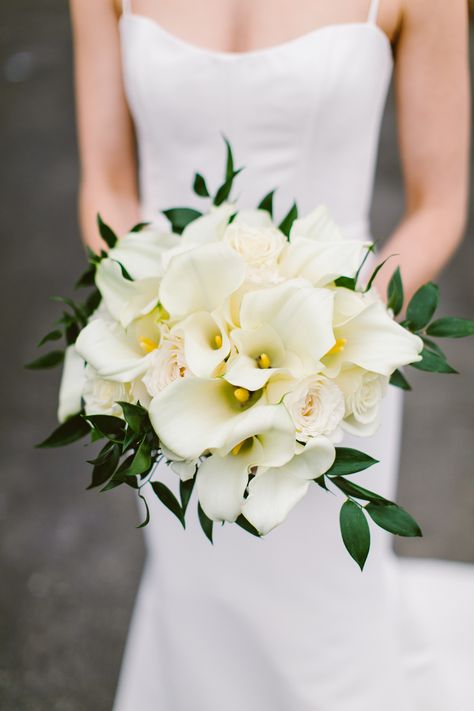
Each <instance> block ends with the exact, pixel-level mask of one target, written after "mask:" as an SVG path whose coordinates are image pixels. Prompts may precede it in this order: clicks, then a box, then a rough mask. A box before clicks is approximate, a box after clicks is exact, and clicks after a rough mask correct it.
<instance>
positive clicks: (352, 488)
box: [331, 477, 389, 503]
mask: <svg viewBox="0 0 474 711" xmlns="http://www.w3.org/2000/svg"><path fill="white" fill-rule="evenodd" d="M331 482H332V483H333V484H335V485H336V486H337V487H338V489H340V490H341V491H343V492H344V494H346V496H353V497H354V498H355V499H362V501H374V502H377V503H378V502H386V501H387V499H384V497H383V496H380V495H379V494H376V493H375V492H373V491H370V490H369V489H364V487H362V486H359V485H358V484H354V482H353V481H349V479H344V478H343V477H334V478H333V479H331ZM388 503H389V502H388Z"/></svg>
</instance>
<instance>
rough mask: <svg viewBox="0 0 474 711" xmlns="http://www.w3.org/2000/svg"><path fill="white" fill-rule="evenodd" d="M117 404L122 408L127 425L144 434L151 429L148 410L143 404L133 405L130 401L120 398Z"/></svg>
mask: <svg viewBox="0 0 474 711" xmlns="http://www.w3.org/2000/svg"><path fill="white" fill-rule="evenodd" d="M117 405H120V407H121V408H122V412H123V416H124V417H125V421H126V423H127V425H128V426H129V427H130V428H131V429H132V430H133V431H134V432H136V433H137V434H143V433H144V432H146V431H147V430H149V429H150V427H151V425H150V420H149V418H148V412H147V411H146V410H145V408H144V407H142V406H141V405H131V404H130V403H129V402H122V400H119V401H118V402H117Z"/></svg>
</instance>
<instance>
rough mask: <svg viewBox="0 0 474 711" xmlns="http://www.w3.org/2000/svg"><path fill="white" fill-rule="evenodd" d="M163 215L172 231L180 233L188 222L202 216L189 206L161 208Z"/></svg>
mask: <svg viewBox="0 0 474 711" xmlns="http://www.w3.org/2000/svg"><path fill="white" fill-rule="evenodd" d="M163 215H164V216H165V217H166V218H167V219H168V220H169V221H170V223H171V227H172V230H173V232H175V233H176V234H178V235H180V234H182V232H183V230H184V228H185V227H186V226H187V225H189V223H190V222H193V221H194V220H197V218H198V217H201V216H202V212H199V210H193V209H192V208H191V207H173V208H171V209H169V210H163Z"/></svg>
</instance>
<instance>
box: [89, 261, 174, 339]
mask: <svg viewBox="0 0 474 711" xmlns="http://www.w3.org/2000/svg"><path fill="white" fill-rule="evenodd" d="M95 281H96V284H97V288H98V289H99V291H100V293H101V294H102V297H103V299H104V302H105V304H106V306H107V308H108V310H109V311H110V313H111V314H112V316H113V317H114V318H115V319H117V321H119V322H120V323H121V324H122V326H123V327H124V328H126V327H127V326H128V325H129V324H130V323H131V322H132V321H133V319H135V318H137V317H138V316H143V315H145V314H147V313H149V312H150V311H151V310H152V309H153V308H155V306H156V305H157V303H158V293H159V286H160V280H159V279H158V278H156V277H151V278H148V279H140V280H139V281H130V279H125V277H124V276H123V274H122V270H121V268H120V265H119V264H118V262H114V261H113V260H112V259H108V258H107V259H103V260H102V261H101V262H100V264H99V266H98V267H97V272H96V278H95Z"/></svg>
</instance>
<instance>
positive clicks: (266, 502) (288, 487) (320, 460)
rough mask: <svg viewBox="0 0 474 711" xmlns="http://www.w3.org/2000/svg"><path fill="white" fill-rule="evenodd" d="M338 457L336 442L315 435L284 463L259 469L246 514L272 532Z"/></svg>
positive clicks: (245, 506) (261, 528) (257, 525)
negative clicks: (334, 443)
mask: <svg viewBox="0 0 474 711" xmlns="http://www.w3.org/2000/svg"><path fill="white" fill-rule="evenodd" d="M335 457H336V450H335V448H334V445H333V444H332V442H330V441H329V440H328V439H327V438H326V437H315V438H314V439H312V440H310V441H309V442H308V443H307V444H306V446H305V447H304V448H303V449H302V450H301V452H300V453H299V454H296V455H295V456H294V457H293V458H292V459H291V461H289V462H288V463H287V464H285V465H284V466H281V467H270V468H269V469H258V470H257V474H256V476H255V477H254V478H253V479H252V481H251V482H250V484H249V486H248V491H249V495H248V497H247V498H246V499H245V502H244V504H243V506H242V513H243V515H244V516H245V517H246V518H247V519H248V521H250V523H252V524H253V525H254V526H255V528H256V529H257V530H258V531H259V532H260V533H261V534H262V535H264V534H266V533H268V532H269V531H271V529H272V528H275V526H278V525H279V524H280V523H282V521H284V520H285V518H286V517H287V515H288V513H289V512H290V511H291V509H292V508H293V507H294V506H296V504H297V503H298V501H300V500H301V499H302V498H303V496H304V495H305V494H306V492H307V490H308V486H309V482H310V481H311V480H312V479H315V478H316V477H318V476H320V475H321V474H323V473H324V472H327V471H328V469H330V467H331V466H332V464H333V463H334V460H335Z"/></svg>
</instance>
